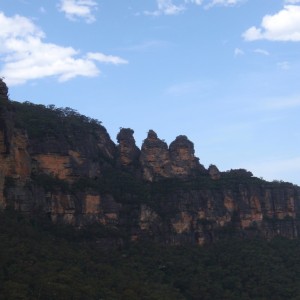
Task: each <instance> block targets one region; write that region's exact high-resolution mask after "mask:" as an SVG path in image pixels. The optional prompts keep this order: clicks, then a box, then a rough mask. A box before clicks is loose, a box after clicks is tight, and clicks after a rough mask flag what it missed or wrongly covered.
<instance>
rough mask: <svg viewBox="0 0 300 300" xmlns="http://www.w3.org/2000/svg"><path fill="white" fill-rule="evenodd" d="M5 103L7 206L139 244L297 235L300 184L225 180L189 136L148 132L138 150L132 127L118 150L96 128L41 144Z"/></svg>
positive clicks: (1, 179) (1, 157)
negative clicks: (121, 232) (116, 232)
mask: <svg viewBox="0 0 300 300" xmlns="http://www.w3.org/2000/svg"><path fill="white" fill-rule="evenodd" d="M2 95H4V96H5V91H4V94H2ZM3 102H5V103H6V104H8V102H7V101H2V102H1V103H0V104H1V105H0V209H4V208H5V207H7V206H10V207H13V208H14V209H16V210H18V211H20V212H24V213H28V214H30V213H37V212H39V213H42V214H44V215H45V216H46V215H47V216H49V217H50V218H51V220H52V221H53V222H58V223H59V222H63V223H69V224H72V225H74V226H79V227H80V226H84V225H86V224H93V223H101V224H104V225H108V226H114V227H115V228H117V229H118V228H119V229H124V228H128V232H131V235H132V239H139V238H142V237H144V236H148V237H150V238H153V239H157V240H159V241H162V242H165V243H169V244H183V243H189V244H203V243H207V242H211V241H214V240H216V239H218V238H219V237H220V236H221V235H222V232H223V231H226V230H227V231H228V230H233V229H234V230H236V231H237V232H238V233H239V234H243V235H247V234H250V233H251V232H252V233H253V232H255V234H257V233H259V234H260V235H261V236H263V237H265V238H268V239H269V238H272V237H274V236H276V235H281V236H285V237H289V238H295V237H298V232H299V230H300V221H299V220H300V218H299V215H300V188H299V187H296V186H293V185H291V184H277V185H276V184H272V183H268V182H266V181H263V180H259V179H258V178H256V179H255V178H253V176H252V173H251V172H248V171H246V170H243V169H241V170H231V171H230V172H229V173H228V174H226V173H221V176H222V177H221V180H218V179H219V178H220V172H219V170H218V169H217V167H216V166H213V165H211V166H210V167H209V169H208V171H206V170H205V169H204V167H203V166H202V165H201V164H200V163H199V160H198V158H196V157H195V154H194V145H193V143H192V142H191V141H189V140H188V138H187V137H186V136H182V135H181V136H178V137H177V138H176V139H175V141H174V142H172V143H171V144H170V146H169V147H168V145H167V144H166V143H165V142H164V141H163V140H161V139H159V138H158V136H157V134H156V133H155V132H154V131H153V130H150V131H149V133H148V136H147V138H146V139H145V140H144V143H143V145H142V149H141V151H140V150H139V149H138V148H137V146H136V145H135V140H134V137H133V130H131V129H128V128H124V129H122V130H121V131H120V133H119V134H118V136H117V139H118V143H119V145H118V146H116V145H115V144H114V143H113V141H112V140H111V139H110V137H109V135H108V133H107V131H106V129H105V128H104V127H103V126H101V125H99V124H98V125H95V124H94V125H93V126H92V127H88V130H86V131H85V132H84V133H83V132H81V130H80V129H81V127H80V126H75V127H76V130H74V127H72V126H66V127H65V131H63V130H61V131H60V130H59V132H55V134H54V135H51V134H50V133H49V134H48V135H47V136H46V137H43V138H42V139H39V138H38V137H36V136H30V134H29V133H28V132H29V131H27V130H26V129H25V128H20V127H17V126H16V119H17V117H16V116H15V114H16V110H15V109H13V108H12V109H11V108H10V107H13V103H10V105H3ZM63 121H65V119H64V120H63ZM77 125H78V124H77ZM85 126H87V124H86V123H85ZM132 170H134V172H131V171H132ZM120 174H121V175H124V174H125V176H123V177H122V176H120ZM140 174H143V179H144V180H141V178H140ZM199 174H200V175H201V176H198V175H199ZM118 176H119V177H118ZM226 176H227V177H226ZM226 178H229V179H228V180H227V179H226ZM241 178H243V180H242V181H239V179H241ZM165 179H169V180H166V181H165ZM190 179H192V180H190ZM128 185H130V186H129V187H128ZM133 233H134V234H133Z"/></svg>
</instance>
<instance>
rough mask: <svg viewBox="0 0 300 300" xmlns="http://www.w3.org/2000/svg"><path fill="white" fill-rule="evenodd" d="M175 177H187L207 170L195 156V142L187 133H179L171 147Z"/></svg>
mask: <svg viewBox="0 0 300 300" xmlns="http://www.w3.org/2000/svg"><path fill="white" fill-rule="evenodd" d="M169 152H170V158H171V162H172V175H173V177H179V178H186V177H191V176H193V175H196V174H199V173H200V172H202V173H203V172H205V168H204V167H203V166H202V165H200V163H199V158H197V157H195V150H194V144H193V143H192V142H191V141H190V140H188V138H187V137H186V136H185V135H179V136H178V137H176V139H175V141H174V142H172V143H171V144H170V147H169Z"/></svg>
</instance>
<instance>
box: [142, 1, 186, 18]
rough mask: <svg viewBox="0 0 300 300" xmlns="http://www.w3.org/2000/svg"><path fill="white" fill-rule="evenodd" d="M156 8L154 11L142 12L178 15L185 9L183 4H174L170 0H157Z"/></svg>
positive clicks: (153, 14)
mask: <svg viewBox="0 0 300 300" xmlns="http://www.w3.org/2000/svg"><path fill="white" fill-rule="evenodd" d="M156 2H157V9H156V10H154V11H144V14H146V15H151V16H159V15H178V14H179V13H181V12H182V11H184V10H185V6H184V5H183V4H181V5H175V4H174V3H173V2H172V0H157V1H156Z"/></svg>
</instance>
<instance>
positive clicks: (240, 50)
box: [234, 48, 245, 56]
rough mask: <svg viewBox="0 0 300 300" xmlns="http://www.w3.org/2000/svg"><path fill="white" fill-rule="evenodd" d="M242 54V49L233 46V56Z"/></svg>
mask: <svg viewBox="0 0 300 300" xmlns="http://www.w3.org/2000/svg"><path fill="white" fill-rule="evenodd" d="M244 54H245V52H244V51H243V50H242V49H240V48H235V49H234V56H241V55H244Z"/></svg>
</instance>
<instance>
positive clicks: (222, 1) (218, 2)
mask: <svg viewBox="0 0 300 300" xmlns="http://www.w3.org/2000/svg"><path fill="white" fill-rule="evenodd" d="M242 2H245V0H212V1H209V2H208V3H207V4H206V6H205V8H211V7H213V6H236V5H238V4H240V3H242Z"/></svg>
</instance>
